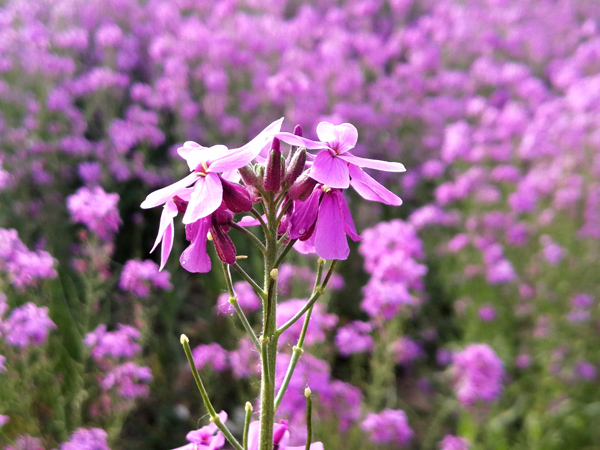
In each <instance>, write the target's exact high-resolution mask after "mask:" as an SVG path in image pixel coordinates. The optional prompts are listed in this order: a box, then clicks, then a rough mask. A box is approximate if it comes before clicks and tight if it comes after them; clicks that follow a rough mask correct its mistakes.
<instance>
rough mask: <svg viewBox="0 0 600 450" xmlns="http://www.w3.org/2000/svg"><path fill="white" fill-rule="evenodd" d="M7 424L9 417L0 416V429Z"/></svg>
mask: <svg viewBox="0 0 600 450" xmlns="http://www.w3.org/2000/svg"><path fill="white" fill-rule="evenodd" d="M8 422H10V417H8V416H5V415H3V414H0V427H2V426H4V425H6V424H7V423H8Z"/></svg>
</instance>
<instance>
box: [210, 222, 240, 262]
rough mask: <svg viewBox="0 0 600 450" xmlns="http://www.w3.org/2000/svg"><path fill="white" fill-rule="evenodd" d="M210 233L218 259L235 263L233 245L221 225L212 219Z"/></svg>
mask: <svg viewBox="0 0 600 450" xmlns="http://www.w3.org/2000/svg"><path fill="white" fill-rule="evenodd" d="M210 234H211V236H212V240H213V244H215V250H216V251H217V256H218V257H219V259H220V260H221V261H223V262H224V263H227V264H235V245H233V242H232V241H231V238H230V237H229V236H228V235H227V233H226V232H225V230H224V229H223V227H221V226H220V225H218V224H217V223H215V221H214V219H213V221H212V225H211V227H210Z"/></svg>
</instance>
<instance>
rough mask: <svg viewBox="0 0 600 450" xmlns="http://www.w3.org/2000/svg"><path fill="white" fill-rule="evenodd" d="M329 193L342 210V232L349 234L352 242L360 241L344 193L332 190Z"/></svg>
mask: <svg viewBox="0 0 600 450" xmlns="http://www.w3.org/2000/svg"><path fill="white" fill-rule="evenodd" d="M331 194H332V195H334V196H335V198H336V200H337V202H338V205H339V207H340V211H341V212H342V217H343V219H344V232H345V233H346V234H347V235H348V236H350V239H352V240H353V241H354V242H357V241H362V238H361V237H360V236H359V235H358V233H357V232H356V227H355V226H354V222H353V221H352V214H351V213H350V208H348V204H347V203H346V199H344V195H343V194H342V192H341V191H332V192H331Z"/></svg>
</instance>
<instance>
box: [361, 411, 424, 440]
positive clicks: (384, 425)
mask: <svg viewBox="0 0 600 450" xmlns="http://www.w3.org/2000/svg"><path fill="white" fill-rule="evenodd" d="M360 427H361V428H362V429H363V430H364V431H366V432H367V433H368V434H369V439H371V441H372V442H374V443H376V444H388V443H389V444H392V443H393V444H398V445H406V444H408V442H409V441H410V439H411V437H412V435H413V431H412V430H411V429H410V427H409V426H408V420H407V419H406V414H405V413H404V411H402V410H393V409H385V410H383V411H381V412H380V413H378V414H377V413H369V414H367V417H366V418H365V420H363V421H362V423H361V425H360Z"/></svg>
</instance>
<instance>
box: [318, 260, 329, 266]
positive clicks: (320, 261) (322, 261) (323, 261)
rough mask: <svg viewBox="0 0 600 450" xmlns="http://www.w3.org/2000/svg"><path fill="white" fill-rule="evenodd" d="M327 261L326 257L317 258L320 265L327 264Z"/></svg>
mask: <svg viewBox="0 0 600 450" xmlns="http://www.w3.org/2000/svg"><path fill="white" fill-rule="evenodd" d="M325 261H327V260H326V259H323V258H319V259H318V260H317V264H319V265H320V266H322V265H323V264H325Z"/></svg>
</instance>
